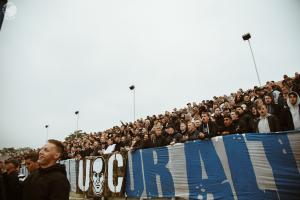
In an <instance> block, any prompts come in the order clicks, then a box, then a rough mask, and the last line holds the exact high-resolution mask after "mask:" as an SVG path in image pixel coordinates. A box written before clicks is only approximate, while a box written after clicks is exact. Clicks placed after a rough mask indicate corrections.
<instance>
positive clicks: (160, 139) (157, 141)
mask: <svg viewBox="0 0 300 200" xmlns="http://www.w3.org/2000/svg"><path fill="white" fill-rule="evenodd" d="M166 145H168V142H167V139H166V137H165V136H163V135H161V136H155V137H154V139H153V146H154V147H162V146H166Z"/></svg>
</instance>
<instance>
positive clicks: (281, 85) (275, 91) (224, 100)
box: [64, 73, 300, 159]
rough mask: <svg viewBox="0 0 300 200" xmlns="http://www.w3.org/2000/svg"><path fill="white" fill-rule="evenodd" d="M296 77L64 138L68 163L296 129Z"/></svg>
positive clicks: (299, 83)
mask: <svg viewBox="0 0 300 200" xmlns="http://www.w3.org/2000/svg"><path fill="white" fill-rule="evenodd" d="M299 93H300V75H299V73H295V77H293V78H291V77H289V76H287V75H284V76H283V80H282V81H279V82H274V81H268V82H267V83H266V85H265V86H263V87H257V86H255V87H254V88H253V89H249V90H247V91H243V90H242V89H239V90H238V91H237V92H235V93H231V94H230V95H229V96H227V95H224V96H219V97H216V96H215V97H213V99H212V100H204V101H202V102H200V103H196V102H193V103H188V104H187V106H186V107H185V108H182V109H179V110H177V109H176V108H175V109H173V111H166V112H165V113H164V114H160V115H153V116H147V117H146V118H145V119H138V120H136V121H135V122H130V123H123V122H121V126H114V127H113V128H110V129H108V130H105V131H103V132H98V133H90V134H83V135H81V136H80V137H75V138H73V139H67V140H66V141H64V145H65V147H66V151H67V155H66V156H67V158H77V159H82V158H84V157H86V156H98V155H101V154H108V153H111V152H113V151H133V150H136V149H140V148H151V147H161V146H165V145H174V144H175V143H183V142H186V141H191V140H198V139H199V140H204V139H209V138H212V137H215V136H222V135H227V134H235V133H251V132H257V133H269V132H278V131H287V130H295V129H299V128H300V118H299V115H300V114H299V104H300V99H299Z"/></svg>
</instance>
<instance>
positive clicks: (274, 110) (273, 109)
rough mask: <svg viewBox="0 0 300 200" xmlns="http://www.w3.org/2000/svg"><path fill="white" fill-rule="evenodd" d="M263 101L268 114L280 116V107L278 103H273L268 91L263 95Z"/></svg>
mask: <svg viewBox="0 0 300 200" xmlns="http://www.w3.org/2000/svg"><path fill="white" fill-rule="evenodd" d="M264 103H265V104H266V107H267V110H268V113H269V114H272V115H275V116H276V117H277V118H279V117H280V112H281V108H280V107H279V105H278V104H275V103H274V100H273V95H272V93H268V94H266V95H265V97H264Z"/></svg>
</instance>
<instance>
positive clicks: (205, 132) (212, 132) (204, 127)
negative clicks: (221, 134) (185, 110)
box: [199, 112, 218, 139]
mask: <svg viewBox="0 0 300 200" xmlns="http://www.w3.org/2000/svg"><path fill="white" fill-rule="evenodd" d="M201 119H202V124H201V126H200V133H199V138H200V139H205V138H212V137H214V136H217V133H218V126H217V124H216V123H215V122H213V121H211V120H210V118H209V114H208V113H207V112H203V113H202V114H201Z"/></svg>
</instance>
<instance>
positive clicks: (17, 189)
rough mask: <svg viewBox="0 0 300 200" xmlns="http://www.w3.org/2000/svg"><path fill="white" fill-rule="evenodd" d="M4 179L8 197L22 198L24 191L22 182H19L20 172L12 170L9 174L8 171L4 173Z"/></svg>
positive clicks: (12, 198) (18, 199) (10, 199)
mask: <svg viewBox="0 0 300 200" xmlns="http://www.w3.org/2000/svg"><path fill="white" fill-rule="evenodd" d="M3 179H4V188H5V196H6V199H7V200H21V197H22V191H21V184H20V182H19V177H18V172H16V171H15V172H12V173H11V174H9V175H8V174H7V173H4V174H3Z"/></svg>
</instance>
